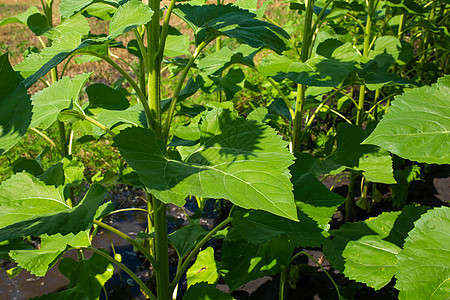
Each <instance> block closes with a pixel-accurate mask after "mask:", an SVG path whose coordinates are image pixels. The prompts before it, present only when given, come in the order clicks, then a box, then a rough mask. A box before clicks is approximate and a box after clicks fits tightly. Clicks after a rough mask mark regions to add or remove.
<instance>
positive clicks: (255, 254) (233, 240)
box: [220, 230, 294, 291]
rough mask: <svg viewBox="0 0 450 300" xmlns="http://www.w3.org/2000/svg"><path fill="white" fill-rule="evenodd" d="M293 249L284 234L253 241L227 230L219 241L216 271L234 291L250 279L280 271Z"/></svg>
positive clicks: (234, 231)
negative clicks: (220, 242) (217, 267)
mask: <svg viewBox="0 0 450 300" xmlns="http://www.w3.org/2000/svg"><path fill="white" fill-rule="evenodd" d="M293 251H294V245H293V244H292V243H290V241H289V239H288V238H286V237H285V236H281V237H278V238H274V239H271V240H269V241H267V242H264V243H261V244H258V245H256V244H253V243H250V242H248V241H247V240H245V239H243V238H242V236H241V235H240V234H239V233H238V232H237V231H236V230H230V231H229V233H228V234H227V237H226V238H225V240H224V241H223V246H222V265H221V269H220V271H221V273H222V276H223V278H224V279H225V282H226V283H227V284H228V286H229V287H230V290H231V291H234V290H235V289H237V288H238V287H240V286H241V285H243V284H245V283H247V282H249V281H251V280H253V279H257V278H261V277H263V276H266V275H275V274H277V273H280V272H281V270H282V267H283V266H287V265H288V264H289V263H290V260H291V255H292V252H293Z"/></svg>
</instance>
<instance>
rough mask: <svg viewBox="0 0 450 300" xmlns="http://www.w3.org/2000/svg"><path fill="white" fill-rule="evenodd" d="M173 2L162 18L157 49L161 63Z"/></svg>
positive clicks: (172, 1) (173, 1)
mask: <svg viewBox="0 0 450 300" xmlns="http://www.w3.org/2000/svg"><path fill="white" fill-rule="evenodd" d="M175 1H176V0H171V1H170V3H169V6H168V7H167V11H166V15H165V17H164V23H163V26H162V30H161V38H160V40H159V48H158V59H159V62H160V63H161V61H162V59H163V56H164V48H165V46H166V39H167V33H168V31H169V22H170V17H171V16H172V11H173V8H174V7H175Z"/></svg>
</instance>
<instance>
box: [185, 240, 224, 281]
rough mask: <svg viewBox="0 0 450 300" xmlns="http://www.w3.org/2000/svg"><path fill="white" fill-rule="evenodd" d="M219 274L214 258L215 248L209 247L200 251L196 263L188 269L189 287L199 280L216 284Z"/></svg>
mask: <svg viewBox="0 0 450 300" xmlns="http://www.w3.org/2000/svg"><path fill="white" fill-rule="evenodd" d="M219 276H220V275H219V271H218V269H217V266H216V261H215V259H214V248H212V247H208V248H206V249H205V250H202V251H200V252H199V253H198V255H197V259H196V260H195V263H194V264H193V265H192V266H191V267H190V268H189V269H188V270H187V273H186V279H187V284H188V288H189V287H190V286H192V285H194V284H197V283H199V282H207V283H209V284H216V283H217V281H218V280H219Z"/></svg>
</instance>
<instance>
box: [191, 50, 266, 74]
mask: <svg viewBox="0 0 450 300" xmlns="http://www.w3.org/2000/svg"><path fill="white" fill-rule="evenodd" d="M256 51H257V50H256V49H255V48H252V47H250V46H248V45H240V46H239V47H238V48H236V49H234V50H231V49H230V48H228V47H223V48H222V49H220V50H219V51H217V52H213V53H211V54H209V55H208V56H206V57H205V58H203V59H201V60H200V61H199V62H198V68H199V69H200V71H201V72H202V73H203V74H205V75H208V76H209V75H215V76H220V75H221V74H222V72H223V70H224V69H225V68H227V67H228V66H230V65H232V64H235V63H241V64H247V65H251V66H253V65H254V63H253V56H254V54H255V52H256Z"/></svg>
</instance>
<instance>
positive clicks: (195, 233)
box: [168, 224, 208, 257]
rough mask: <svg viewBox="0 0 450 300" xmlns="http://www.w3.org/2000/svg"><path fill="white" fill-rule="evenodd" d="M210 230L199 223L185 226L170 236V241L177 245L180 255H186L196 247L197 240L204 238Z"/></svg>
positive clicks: (176, 248)
mask: <svg viewBox="0 0 450 300" xmlns="http://www.w3.org/2000/svg"><path fill="white" fill-rule="evenodd" d="M207 233H208V232H207V231H206V230H205V229H203V227H202V226H200V225H198V224H192V225H188V226H184V227H182V228H180V229H178V230H176V231H175V232H173V233H171V234H170V235H169V237H168V239H169V243H170V244H172V246H174V247H175V250H176V251H177V253H178V255H179V257H184V256H185V255H186V254H187V253H188V252H189V251H191V250H192V248H194V246H195V244H196V243H197V241H198V240H199V239H201V238H203V237H204V236H205V235H206V234H207Z"/></svg>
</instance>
